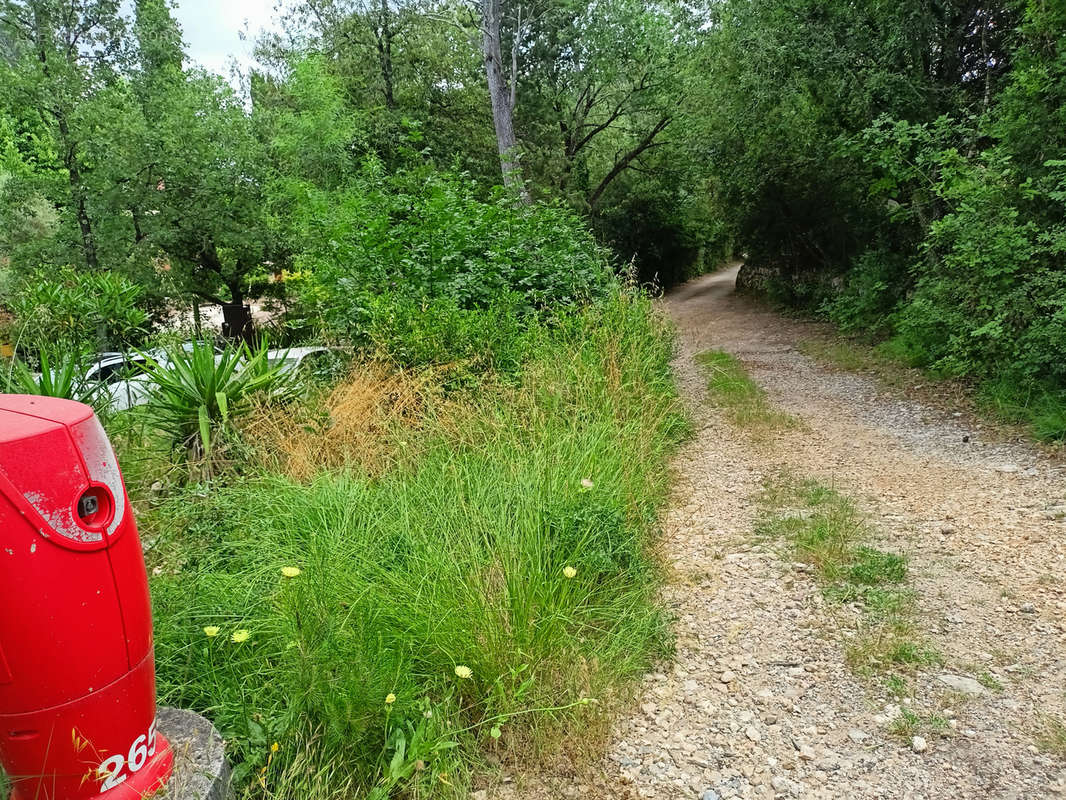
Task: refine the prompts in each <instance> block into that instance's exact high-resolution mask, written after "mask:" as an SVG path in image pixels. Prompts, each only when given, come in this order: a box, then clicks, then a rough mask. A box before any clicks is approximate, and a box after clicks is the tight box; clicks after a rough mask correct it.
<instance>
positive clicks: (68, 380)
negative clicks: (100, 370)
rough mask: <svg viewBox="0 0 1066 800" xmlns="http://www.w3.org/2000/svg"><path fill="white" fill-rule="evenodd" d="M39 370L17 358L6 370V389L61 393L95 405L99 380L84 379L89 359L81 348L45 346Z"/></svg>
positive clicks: (20, 391) (41, 353) (22, 391)
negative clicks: (69, 348) (70, 348)
mask: <svg viewBox="0 0 1066 800" xmlns="http://www.w3.org/2000/svg"><path fill="white" fill-rule="evenodd" d="M38 358H39V361H40V366H41V371H40V372H34V371H33V370H31V369H30V368H29V366H27V365H26V362H24V361H22V360H21V359H18V358H14V359H12V360H11V362H10V364H9V365H8V368H7V370H6V371H5V372H4V374H3V387H4V388H3V391H5V392H10V393H12V394H37V395H43V396H45V397H61V398H64V399H66V400H77V401H78V402H79V403H87V404H88V405H94V404H95V403H96V401H97V399H98V397H99V395H100V384H98V383H95V382H93V381H88V380H86V379H85V373H86V370H87V369H88V367H87V359H86V358H85V357H84V354H83V353H82V352H80V351H78V350H68V349H65V348H62V347H59V348H57V347H44V348H42V349H41V350H40V353H39V356H38Z"/></svg>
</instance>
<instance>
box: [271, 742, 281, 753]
mask: <svg viewBox="0 0 1066 800" xmlns="http://www.w3.org/2000/svg"><path fill="white" fill-rule="evenodd" d="M280 749H281V745H280V744H278V743H277V742H274V744H272V745H270V752H271V753H276V752H278V750H280Z"/></svg>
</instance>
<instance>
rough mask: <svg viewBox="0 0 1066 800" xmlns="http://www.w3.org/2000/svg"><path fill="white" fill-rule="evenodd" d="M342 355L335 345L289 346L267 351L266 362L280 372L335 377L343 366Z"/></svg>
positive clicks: (316, 376) (301, 375)
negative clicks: (277, 368)
mask: <svg viewBox="0 0 1066 800" xmlns="http://www.w3.org/2000/svg"><path fill="white" fill-rule="evenodd" d="M344 361H345V359H344V355H343V353H342V352H341V351H340V350H338V349H337V348H335V347H290V348H288V349H277V350H268V351H267V362H268V363H269V364H270V366H272V367H280V371H281V372H282V374H292V375H294V376H299V377H315V378H337V377H339V376H340V372H341V370H342V369H343V368H344Z"/></svg>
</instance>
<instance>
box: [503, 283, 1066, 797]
mask: <svg viewBox="0 0 1066 800" xmlns="http://www.w3.org/2000/svg"><path fill="white" fill-rule="evenodd" d="M737 269H738V265H734V266H733V267H731V268H730V269H727V270H724V271H721V272H718V273H715V274H712V275H708V276H704V277H702V278H699V279H696V280H694V281H692V282H690V283H688V284H686V285H684V286H682V287H680V288H679V289H677V290H675V291H674V292H672V293H671V294H670V295H668V296H667V298H666V299H665V301H664V303H663V307H664V308H665V310H666V311H667V312H668V313H669V314H670V316H671V317H672V318H673V320H674V321H675V323H676V325H677V328H678V334H679V340H680V351H679V354H678V357H677V360H676V364H675V369H676V375H677V379H678V383H679V385H680V387H681V390H682V392H683V393H684V395H685V397H686V398H687V400H688V402H689V404H690V406H691V408H692V414H693V419H694V420H695V426H696V430H697V433H696V435H695V436H694V437H693V438H692V439H691V440H690V441H689V442H688V443H686V445H685V446H684V447H683V448H682V450H681V452H680V453H679V455H678V457H677V460H676V463H675V470H676V475H677V480H676V486H675V489H674V493H673V501H672V503H671V506H670V508H669V509H668V510H667V512H666V514H665V516H664V520H663V525H664V536H663V539H662V543H661V549H662V554H663V558H664V559H665V561H666V563H667V564H669V565H670V566H671V571H672V575H671V578H670V580H669V581H668V584H667V586H666V587H664V601H665V602H666V603H667V604H668V606H669V608H670V610H671V611H672V612H673V613H674V614H675V615H676V618H677V623H676V633H677V654H676V659H675V661H674V662H673V664H672V665H671V666H670V668H669V671H667V672H662V673H655V674H651V675H648V676H647V677H646V679H645V681H644V686H643V694H642V700H641V702H640V704H639V707H638V708H637V709H635V710H634V712H633V713H632V714H631V715H630V716H628V717H627V718H625V719H623V720H620V721H619V722H618V723H617V725H616V726H615V730H614V735H613V739H612V741H611V743H610V745H609V748H608V752H607V755H606V757H605V759H604V761H603V763H602V764H601V765H600V768H599V769H597V770H595V771H594V774H591V775H590V774H587V773H584V772H578V773H576V774H575V773H572V772H567V773H565V774H564V773H558V774H556V775H555V776H538V778H537V779H536V780H535V781H532V782H530V783H528V784H525V787H524V788H523V787H522V786H513V787H512V788H511V790H510V791H508V792H507V793H506V794H507V795H509V796H512V797H544V796H550V797H611V798H618V797H648V798H697V799H699V800H722V799H724V798H729V797H743V798H776V797H803V798H907V799H911V798H913V799H914V800H918V799H919V798H926V799H928V800H932V799H933V798H971V797H973V798H997V799H998V798H1017V799H1018V800H1021V799H1022V798H1025V799H1026V800H1028V799H1029V798H1045V797H1057V796H1063V797H1066V765H1064V763H1063V761H1062V760H1060V759H1057V758H1055V757H1052V756H1047V755H1044V754H1043V753H1041V752H1040V751H1039V750H1038V749H1037V748H1036V747H1035V746H1034V735H1035V731H1036V726H1037V725H1038V724H1039V721H1040V719H1041V715H1043V714H1049V713H1050V714H1054V715H1058V716H1059V717H1060V718H1062V716H1063V714H1064V712H1066V519H1064V517H1066V470H1064V468H1063V465H1062V464H1061V463H1058V462H1055V461H1053V460H1051V459H1048V458H1047V457H1045V456H1042V455H1041V454H1040V453H1038V452H1037V451H1036V450H1034V449H1032V448H1029V447H1026V446H1025V445H1020V444H1003V443H996V442H991V441H986V440H984V439H983V437H982V434H981V432H980V431H979V430H970V429H968V428H967V427H966V424H965V423H964V422H963V421H961V420H960V419H957V418H956V417H954V416H953V415H952V414H951V413H950V412H948V411H943V410H937V409H933V408H928V407H922V406H920V405H918V404H916V403H914V402H911V401H909V400H907V399H905V398H899V397H893V396H891V395H890V394H888V393H886V392H885V391H883V390H882V389H880V388H879V387H878V386H877V385H875V384H874V383H873V382H872V381H870V380H868V379H866V378H863V377H859V376H856V375H852V374H848V373H841V372H835V371H830V370H827V369H824V368H822V367H819V366H818V365H816V364H814V363H813V362H812V361H810V360H809V359H807V358H806V357H805V356H803V355H802V354H800V353H799V351H798V350H797V349H796V345H797V343H798V342H799V341H801V340H802V339H804V338H806V336H807V335H808V334H809V331H810V327H809V325H808V324H807V323H804V322H801V321H795V320H791V319H787V318H785V317H783V316H781V315H779V314H776V313H774V312H771V311H768V310H765V309H763V308H761V307H759V306H757V305H755V304H752V303H750V302H748V301H747V300H745V299H744V298H742V297H740V296H738V295H737V294H735V292H734V289H733V285H734V280H735V277H736V273H737ZM712 348H713V349H721V350H726V351H728V352H730V353H732V354H733V355H735V356H736V357H737V358H738V359H740V360H741V362H742V363H743V364H744V365H745V367H746V368H747V369H748V371H749V373H750V374H751V376H752V377H753V378H754V379H755V381H756V382H757V383H759V385H760V386H762V387H763V388H764V389H766V390H767V392H768V393H769V396H770V399H771V400H772V401H773V402H774V403H775V404H776V405H778V406H779V407H781V408H783V409H784V410H786V411H788V412H789V413H791V414H794V415H795V416H797V417H800V418H802V420H803V422H804V423H805V425H804V426H803V427H802V428H801V429H798V430H794V431H787V432H784V433H782V434H778V435H776V436H775V437H774V439H773V441H770V442H755V441H753V440H752V439H751V438H750V437H748V436H747V435H746V434H744V433H743V432H742V431H738V430H736V429H734V428H733V427H732V426H731V425H730V424H729V423H727V422H726V421H725V420H724V418H723V417H722V415H721V414H720V413H719V412H718V411H717V410H716V409H714V408H713V407H712V406H711V405H710V404H709V402H708V399H707V392H706V378H705V375H704V374H703V373H702V372H701V371H700V369H699V368H698V366H697V365H696V363H695V361H694V358H695V356H696V355H698V354H699V353H701V352H704V351H706V350H709V349H712ZM964 439H966V440H965V441H964ZM782 470H788V471H790V472H792V473H793V474H795V475H797V476H800V477H805V478H806V477H810V478H816V479H818V480H820V481H822V482H823V483H827V484H831V485H833V486H834V487H836V488H838V489H839V490H840V491H842V492H843V493H845V494H848V495H850V496H852V497H853V498H854V499H856V501H857V502H858V504H859V506H860V507H861V508H862V510H863V511H864V512H865V514H866V515H867V516H868V517H869V518H870V520H871V522H872V523H873V525H874V527H875V528H876V530H877V535H878V544H879V545H880V546H882V547H885V548H888V549H892V550H897V551H900V552H905V553H907V554H908V555H909V557H910V572H911V576H912V578H913V580H914V582H915V588H916V589H917V591H918V595H919V600H918V607H919V610H920V624H921V626H922V628H923V630H924V632H925V633H927V634H928V637H929V639H930V640H931V643H932V644H933V645H934V646H935V647H936V648H937V649H938V650H939V652H940V653H941V654H942V655H943V656H944V659H945V665H944V666H943V667H931V668H927V669H924V670H923V671H922V672H920V673H919V675H918V677H917V679H916V682H915V684H916V690H915V694H914V697H913V698H912V699H910V700H909V701H908V702H909V703H910V704H911V708H913V709H914V710H915V711H917V712H920V713H937V714H939V715H942V716H943V717H944V718H945V719H947V720H949V721H950V726H951V727H949V728H948V729H947V730H945V732H944V735H943V736H936V737H931V738H930V740H929V746H928V749H927V750H926V751H925V752H921V753H918V752H914V751H913V749H912V748H911V746H910V743H909V742H908V741H906V740H904V739H900V738H896V737H893V736H892V735H891V733H890V730H889V729H890V726H891V719H892V717H893V716H894V715H895V714H897V713H898V711H897V708H898V707H897V706H894V705H893V700H892V697H891V695H890V694H889V692H888V691H887V689H886V688H885V687H884V686H883V684H881V683H879V682H878V681H877V680H876V679H860V678H858V677H856V676H854V675H853V674H852V673H851V672H850V671H849V670H848V668H847V667H846V666H845V664H844V643H845V639H846V636H847V626H846V625H843V626H842V625H841V620H842V616H841V615H842V614H845V615H846V613H847V610H846V609H844V610H842V609H840V608H839V607H831V606H828V605H827V604H826V603H824V602H823V600H822V597H821V594H820V592H819V590H818V588H817V586H816V585H815V583H814V581H813V579H812V578H811V577H810V576H809V575H808V574H806V573H805V572H803V571H800V570H797V569H795V565H792V564H790V563H789V562H788V561H787V560H783V559H782V558H781V557H780V554H779V553H778V552H777V551H775V550H774V549H773V548H772V547H769V546H766V545H764V544H761V543H760V542H759V541H757V540H756V539H755V537H754V536H753V527H754V524H755V522H756V517H757V515H758V507H757V503H756V502H755V497H756V496H757V495H758V493H759V491H760V489H761V487H762V482H763V480H764V479H765V478H767V477H772V476H774V475H777V474H779V473H780V472H781V471H782ZM945 673H951V674H956V675H963V676H968V677H971V678H972V677H977V676H978V675H980V674H981V673H983V674H984V676H985V678H986V681H987V678H988V677H992V678H994V679H995V680H996V681H998V682H999V683H1000V684H1001V685H1002V689H1001V690H999V691H991V690H982V691H981V693H980V694H977V695H974V694H969V695H965V696H964V695H960V694H958V693H956V692H953V691H951V690H949V689H948V687H947V686H945V685H944V684H943V683H942V682H941V681H940V680H939V677H938V676H940V675H941V674H945ZM897 702H898V701H897ZM534 784H536V788H534Z"/></svg>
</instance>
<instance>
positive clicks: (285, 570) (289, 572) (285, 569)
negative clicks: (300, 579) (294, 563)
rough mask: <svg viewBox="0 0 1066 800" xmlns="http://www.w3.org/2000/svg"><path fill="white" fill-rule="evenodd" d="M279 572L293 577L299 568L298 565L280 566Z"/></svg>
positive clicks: (298, 571) (287, 576)
mask: <svg viewBox="0 0 1066 800" xmlns="http://www.w3.org/2000/svg"><path fill="white" fill-rule="evenodd" d="M281 574H282V575H284V576H285V577H286V578H295V577H296V576H297V575H299V574H300V568H299V567H282V568H281Z"/></svg>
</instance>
